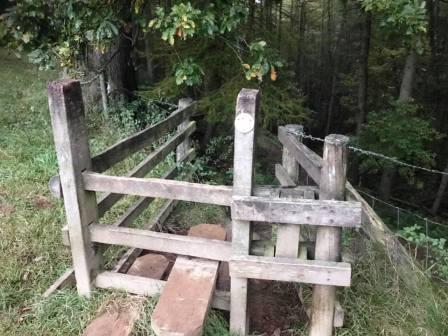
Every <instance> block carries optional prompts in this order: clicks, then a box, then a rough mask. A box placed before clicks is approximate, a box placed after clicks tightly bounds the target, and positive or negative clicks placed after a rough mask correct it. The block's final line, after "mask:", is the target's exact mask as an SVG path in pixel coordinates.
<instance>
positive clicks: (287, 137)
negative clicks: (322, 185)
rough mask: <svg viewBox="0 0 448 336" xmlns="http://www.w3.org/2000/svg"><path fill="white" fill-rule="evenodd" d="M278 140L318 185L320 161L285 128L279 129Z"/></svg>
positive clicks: (317, 156)
mask: <svg viewBox="0 0 448 336" xmlns="http://www.w3.org/2000/svg"><path fill="white" fill-rule="evenodd" d="M278 139H279V140H280V142H281V143H282V145H283V146H284V147H286V148H287V149H288V151H289V153H290V155H292V156H293V157H294V158H295V159H296V160H297V162H298V163H299V164H300V166H301V167H302V168H303V169H304V170H305V171H306V173H307V174H308V175H309V176H310V177H311V178H312V179H313V180H314V182H316V183H317V184H318V185H319V181H320V168H321V167H322V159H321V158H320V157H319V155H317V154H316V153H314V152H313V151H312V150H311V149H309V148H308V147H306V146H305V145H304V144H303V143H301V142H300V141H299V140H298V139H297V138H296V137H295V136H294V135H292V134H290V133H288V130H287V129H286V128H285V127H279V129H278Z"/></svg>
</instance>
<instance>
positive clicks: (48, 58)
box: [0, 0, 121, 69]
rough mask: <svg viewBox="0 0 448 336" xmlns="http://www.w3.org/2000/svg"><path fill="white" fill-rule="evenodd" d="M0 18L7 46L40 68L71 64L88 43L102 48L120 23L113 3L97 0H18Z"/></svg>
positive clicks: (108, 41) (111, 37)
mask: <svg viewBox="0 0 448 336" xmlns="http://www.w3.org/2000/svg"><path fill="white" fill-rule="evenodd" d="M1 19H2V22H3V25H4V26H5V27H6V29H5V31H6V32H4V33H3V35H5V36H4V38H3V39H4V40H6V42H7V45H8V47H9V48H10V49H13V50H15V51H16V52H17V56H20V54H21V53H23V52H24V53H28V55H29V58H30V60H31V61H32V62H33V63H36V64H38V65H39V66H40V67H41V68H42V69H48V68H51V67H54V66H55V65H60V66H62V67H69V68H70V67H73V66H74V65H75V63H76V60H77V59H78V58H79V57H80V56H81V55H82V53H83V51H84V50H85V47H86V46H88V45H90V46H93V47H95V48H97V49H98V50H100V51H104V50H105V48H106V47H107V46H108V45H109V44H110V43H111V41H112V40H113V39H114V38H115V37H116V36H117V35H118V33H119V27H120V25H121V23H120V22H119V18H118V17H117V10H116V8H115V6H114V5H113V3H112V4H110V5H108V6H105V5H104V2H103V1H101V0H93V1H84V0H69V1H44V0H18V1H16V4H15V6H13V7H11V8H10V9H8V11H7V12H6V14H4V15H2V17H1ZM1 30H2V29H0V31H1Z"/></svg>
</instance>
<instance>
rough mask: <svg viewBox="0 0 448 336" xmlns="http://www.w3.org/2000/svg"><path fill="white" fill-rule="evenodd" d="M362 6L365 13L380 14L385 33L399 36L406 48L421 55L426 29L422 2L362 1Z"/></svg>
mask: <svg viewBox="0 0 448 336" xmlns="http://www.w3.org/2000/svg"><path fill="white" fill-rule="evenodd" d="M362 5H363V7H364V9H365V10H366V11H372V12H377V13H379V14H380V20H381V21H380V22H381V27H382V28H384V30H385V31H386V33H389V34H399V35H400V36H401V37H402V38H403V39H404V41H405V44H406V45H407V47H411V48H415V50H416V51H417V52H418V53H419V54H422V53H423V50H424V40H425V35H426V33H427V28H428V27H427V26H428V21H427V17H426V14H427V13H426V2H425V1H424V0H393V1H391V0H362Z"/></svg>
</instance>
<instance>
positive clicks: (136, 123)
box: [109, 99, 172, 135]
mask: <svg viewBox="0 0 448 336" xmlns="http://www.w3.org/2000/svg"><path fill="white" fill-rule="evenodd" d="M170 112H172V110H168V109H166V108H163V107H161V106H160V105H159V104H158V103H156V102H154V101H146V100H143V99H135V100H132V101H130V102H127V101H124V100H116V101H115V102H113V104H111V107H110V109H109V116H110V118H111V120H112V123H113V124H114V125H115V126H116V127H117V129H119V130H120V131H121V132H122V133H123V135H129V134H132V133H135V132H138V131H140V130H142V129H144V128H146V127H148V126H150V125H153V124H155V123H157V122H159V121H161V120H163V119H165V118H166V117H167V116H168V115H169V114H170Z"/></svg>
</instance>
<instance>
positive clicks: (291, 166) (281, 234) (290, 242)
mask: <svg viewBox="0 0 448 336" xmlns="http://www.w3.org/2000/svg"><path fill="white" fill-rule="evenodd" d="M285 128H286V130H287V131H291V132H303V126H300V125H286V126H285ZM282 166H283V168H285V170H286V172H287V173H288V175H289V177H290V178H291V180H292V181H293V182H294V183H295V184H297V183H298V182H299V164H298V162H297V160H296V159H295V158H294V157H293V156H292V155H291V153H290V152H289V151H288V149H287V148H286V147H283V157H282ZM299 241H300V225H295V224H281V225H278V228H277V244H276V249H275V255H276V256H277V257H290V258H297V256H298V254H299Z"/></svg>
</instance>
